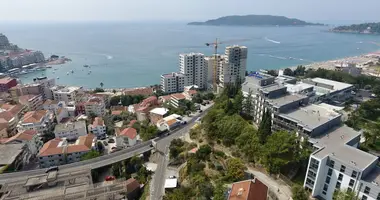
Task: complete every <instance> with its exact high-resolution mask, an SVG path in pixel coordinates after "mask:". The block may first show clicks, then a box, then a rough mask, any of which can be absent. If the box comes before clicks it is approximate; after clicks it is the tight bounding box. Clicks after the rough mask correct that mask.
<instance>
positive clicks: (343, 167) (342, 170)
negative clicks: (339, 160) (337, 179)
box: [340, 165, 346, 173]
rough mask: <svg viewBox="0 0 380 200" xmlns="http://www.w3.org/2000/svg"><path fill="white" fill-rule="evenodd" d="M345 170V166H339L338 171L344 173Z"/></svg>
mask: <svg viewBox="0 0 380 200" xmlns="http://www.w3.org/2000/svg"><path fill="white" fill-rule="evenodd" d="M345 170H346V166H344V165H342V166H340V172H343V173H344V171H345Z"/></svg>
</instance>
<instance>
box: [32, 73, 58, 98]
mask: <svg viewBox="0 0 380 200" xmlns="http://www.w3.org/2000/svg"><path fill="white" fill-rule="evenodd" d="M33 81H34V83H39V84H41V86H42V87H43V94H42V97H43V99H53V98H54V96H53V92H52V91H51V90H50V88H51V87H54V86H55V79H54V78H51V79H48V78H47V77H42V78H35V79H33Z"/></svg>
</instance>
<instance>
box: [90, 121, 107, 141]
mask: <svg viewBox="0 0 380 200" xmlns="http://www.w3.org/2000/svg"><path fill="white" fill-rule="evenodd" d="M88 132H91V133H92V134H94V135H96V137H97V138H103V137H105V136H106V125H105V124H104V120H103V119H102V118H101V117H95V119H94V121H93V122H92V124H90V125H88Z"/></svg>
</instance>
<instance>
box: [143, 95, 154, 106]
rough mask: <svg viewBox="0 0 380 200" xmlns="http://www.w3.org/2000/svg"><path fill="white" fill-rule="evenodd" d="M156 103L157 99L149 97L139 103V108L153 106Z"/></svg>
mask: <svg viewBox="0 0 380 200" xmlns="http://www.w3.org/2000/svg"><path fill="white" fill-rule="evenodd" d="M156 102H157V97H156V96H151V97H148V98H146V99H144V100H143V101H142V102H141V104H140V106H141V107H144V106H149V104H150V105H152V104H155V103H156Z"/></svg>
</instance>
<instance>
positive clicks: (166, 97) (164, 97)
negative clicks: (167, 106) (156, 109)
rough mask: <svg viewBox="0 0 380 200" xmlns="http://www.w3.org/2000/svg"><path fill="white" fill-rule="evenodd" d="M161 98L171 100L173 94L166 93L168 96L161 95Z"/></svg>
mask: <svg viewBox="0 0 380 200" xmlns="http://www.w3.org/2000/svg"><path fill="white" fill-rule="evenodd" d="M159 98H160V99H162V100H164V101H168V100H170V98H172V96H171V95H166V96H160V97H159Z"/></svg>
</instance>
